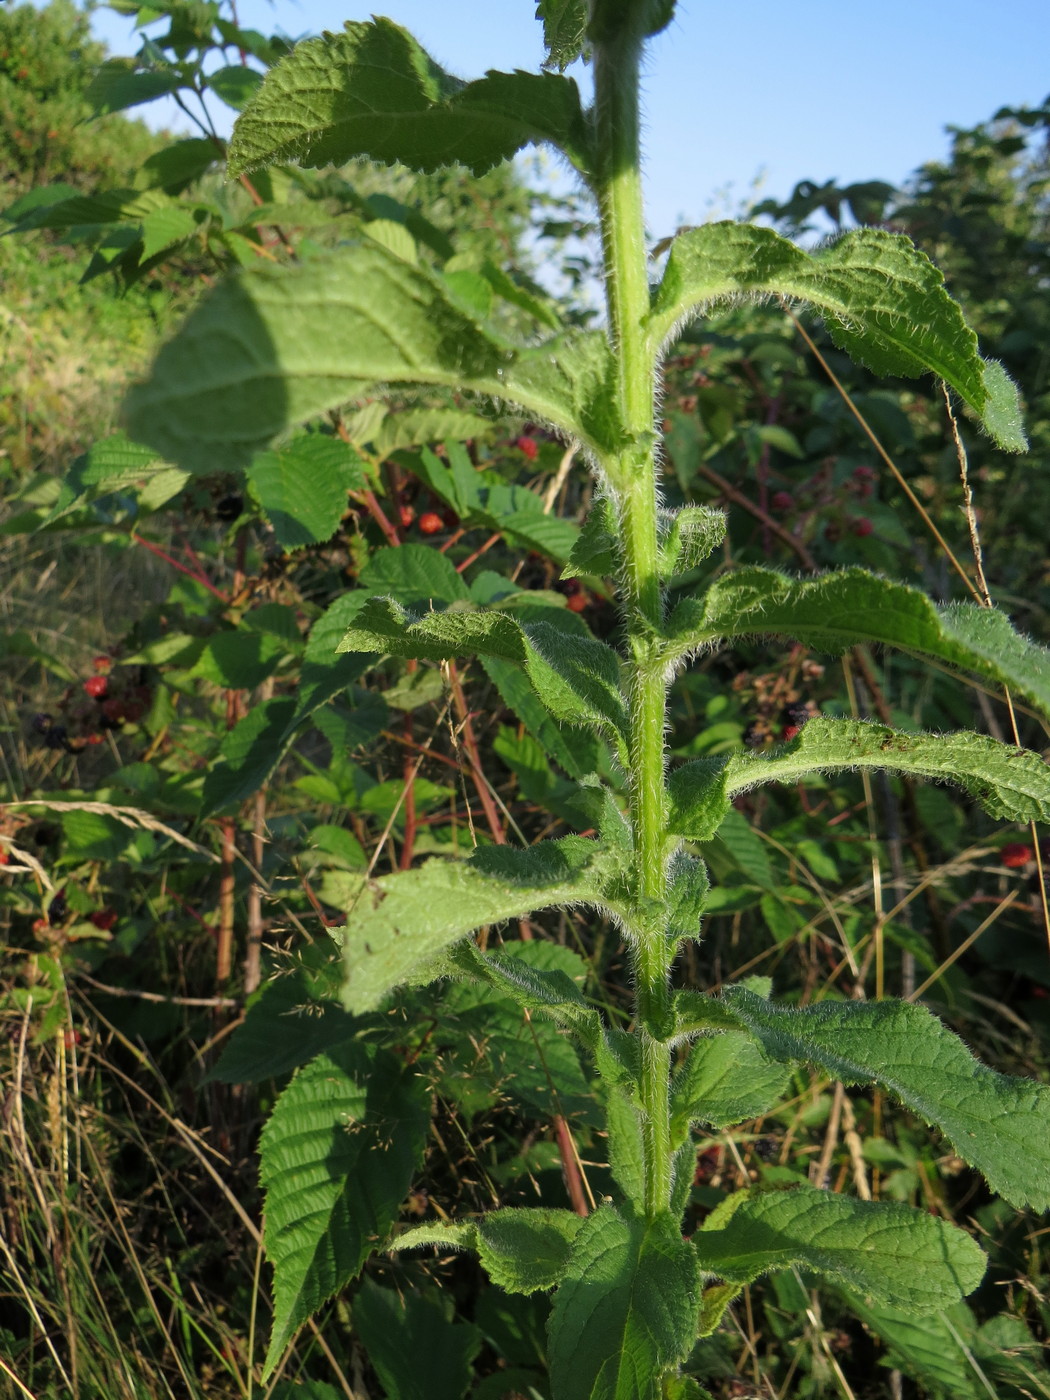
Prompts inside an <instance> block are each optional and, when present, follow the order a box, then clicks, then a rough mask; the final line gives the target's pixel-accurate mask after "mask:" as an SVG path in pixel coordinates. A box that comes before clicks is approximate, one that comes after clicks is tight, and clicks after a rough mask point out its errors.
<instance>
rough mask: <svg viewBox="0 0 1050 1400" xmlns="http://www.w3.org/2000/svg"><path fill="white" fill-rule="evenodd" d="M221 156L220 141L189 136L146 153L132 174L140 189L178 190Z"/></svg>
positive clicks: (169, 192)
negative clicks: (147, 154) (149, 154)
mask: <svg viewBox="0 0 1050 1400" xmlns="http://www.w3.org/2000/svg"><path fill="white" fill-rule="evenodd" d="M222 158H223V147H222V145H221V143H220V144H219V145H216V143H215V141H213V140H212V138H211V137H210V136H191V137H188V138H187V139H186V140H184V141H173V142H172V143H171V145H170V146H164V147H163V149H162V150H159V151H155V152H154V154H153V155H151V156H147V157H146V159H145V160H144V161H143V162H142V165H141V166H140V167H139V170H138V174H137V175H136V176H135V183H136V184H137V185H140V186H141V187H142V188H143V189H162V190H164V191H165V192H166V193H168V194H179V193H180V192H181V191H182V190H184V189H185V188H186V186H187V185H191V184H192V183H193V182H194V180H199V179H200V177H201V176H202V175H203V174H204V173H205V172H206V171H208V170H210V169H211V167H212V166H213V165H216V164H217V163H218V162H219V161H220V160H222Z"/></svg>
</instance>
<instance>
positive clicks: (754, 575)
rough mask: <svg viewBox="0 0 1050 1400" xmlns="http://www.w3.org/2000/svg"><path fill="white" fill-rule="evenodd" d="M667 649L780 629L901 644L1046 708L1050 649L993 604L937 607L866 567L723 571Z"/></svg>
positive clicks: (840, 642)
mask: <svg viewBox="0 0 1050 1400" xmlns="http://www.w3.org/2000/svg"><path fill="white" fill-rule="evenodd" d="M667 632H668V637H669V652H670V654H671V655H677V656H681V655H684V654H686V653H688V652H690V651H693V650H696V649H697V648H700V647H704V646H710V645H712V644H713V643H715V642H717V641H719V640H723V639H724V640H726V641H728V640H730V639H732V638H735V637H749V636H751V637H753V636H765V635H769V636H782V637H791V638H793V639H794V640H795V641H799V642H805V643H806V644H807V645H808V646H812V647H814V648H816V650H818V651H827V652H831V653H834V654H835V655H839V654H841V653H842V652H844V651H847V650H848V649H849V648H850V647H851V646H856V645H857V644H858V643H871V644H874V645H880V644H881V645H885V646H892V647H899V648H900V649H901V650H902V651H909V652H914V653H915V654H916V655H919V656H928V657H931V658H933V659H934V660H936V661H942V662H944V663H945V664H946V665H948V666H953V667H957V668H959V669H960V670H964V671H972V672H974V674H976V675H978V676H980V677H981V678H982V679H983V680H985V681H990V682H991V683H992V684H993V685H1008V686H1009V687H1010V689H1011V690H1012V691H1013V692H1014V694H1015V695H1020V696H1023V697H1024V698H1025V699H1026V700H1028V701H1029V702H1030V703H1031V704H1032V705H1034V706H1035V707H1036V708H1038V709H1039V710H1040V711H1041V712H1042V713H1043V714H1045V715H1050V651H1048V650H1047V648H1046V647H1042V646H1038V645H1037V644H1036V643H1035V642H1031V641H1029V640H1028V638H1027V637H1023V636H1021V634H1020V633H1018V632H1015V631H1014V629H1013V627H1012V626H1011V624H1010V621H1009V619H1008V618H1007V617H1006V616H1005V615H1004V614H1003V613H1001V612H998V611H996V610H995V609H993V608H981V607H978V606H976V605H975V604H972V603H954V604H950V605H948V606H946V607H938V606H937V605H936V604H935V603H933V602H931V601H930V599H929V598H927V597H926V595H925V594H924V593H920V592H919V590H918V589H916V588H909V587H907V585H905V584H902V583H893V582H891V581H890V580H889V579H884V578H879V577H878V576H877V575H876V574H870V573H868V572H867V571H866V570H865V569H843V570H841V571H840V572H838V573H834V574H825V575H823V576H821V577H819V578H815V579H804V580H798V579H792V578H789V577H788V576H787V575H786V574H780V573H777V572H776V571H775V570H773V569H762V568H747V569H738V570H736V571H735V572H734V573H732V574H729V575H727V576H725V577H724V578H720V579H718V580H716V581H715V583H714V584H712V586H711V588H710V589H709V590H708V592H707V593H706V594H705V595H704V597H703V598H684V599H683V600H682V601H681V602H680V603H678V605H677V606H676V607H675V608H674V610H673V611H672V613H671V616H670V618H669V619H668V625H667Z"/></svg>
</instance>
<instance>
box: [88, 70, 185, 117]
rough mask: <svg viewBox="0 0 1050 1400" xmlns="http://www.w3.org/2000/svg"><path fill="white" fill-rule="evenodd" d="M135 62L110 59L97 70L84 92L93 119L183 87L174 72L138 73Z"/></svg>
mask: <svg viewBox="0 0 1050 1400" xmlns="http://www.w3.org/2000/svg"><path fill="white" fill-rule="evenodd" d="M135 62H136V61H135V59H133V58H110V59H107V60H106V62H105V63H103V64H102V66H101V68H99V70H98V72H97V73H96V74H95V76H94V78H92V80H91V82H90V83H89V84H88V87H87V91H86V92H85V93H84V97H85V98H86V100H87V101H88V102H89V103H90V104H91V107H92V110H93V112H94V115H95V116H96V117H101V116H105V115H107V114H108V113H110V112H123V111H126V110H127V108H128V107H137V106H138V104H139V103H140V102H153V101H154V100H155V99H156V98H158V97H165V96H166V95H167V94H168V93H170V92H177V91H178V89H179V88H180V87H182V85H183V84H182V79H181V77H180V76H179V74H178V73H177V72H176V71H175V70H174V69H157V70H151V71H146V72H140V73H137V72H136V71H135Z"/></svg>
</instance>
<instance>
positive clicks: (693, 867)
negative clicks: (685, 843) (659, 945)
mask: <svg viewBox="0 0 1050 1400" xmlns="http://www.w3.org/2000/svg"><path fill="white" fill-rule="evenodd" d="M710 890H711V879H710V876H709V875H708V873H707V866H706V865H705V864H704V863H703V861H702V860H697V858H696V856H691V855H687V854H686V853H685V851H676V852H675V854H674V856H673V858H672V859H671V861H670V862H669V864H668V869H667V914H668V918H667V930H666V932H667V936H668V938H672V939H679V938H699V936H700V918H701V916H702V914H703V912H704V909H705V908H706V907H707V896H708V894H709V893H710Z"/></svg>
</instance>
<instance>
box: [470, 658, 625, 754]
mask: <svg viewBox="0 0 1050 1400" xmlns="http://www.w3.org/2000/svg"><path fill="white" fill-rule="evenodd" d="M481 664H482V667H483V668H484V671H485V674H486V675H487V676H488V678H489V680H490V681H491V682H492V683H493V685H494V686H495V687H496V689H497V690H498V691H499V694H500V698H501V699H502V700H503V703H504V704H505V705H506V706H507V707H508V709H510V710H513V712H514V713H515V714H516V715H517V717H518V718H519V719H520V720H521V722H522V724H524V725H525V727H526V729H527V730H528V731H529V733H530V734H531V735H532V736H533V738H534V739H536V740H538V742H539V743H540V744H542V746H543V751H544V753H546V754H547V755H549V757H550V758H552V759H553V760H554V762H555V763H558V764H560V766H561V767H562V768H563V769H564V770H565V772H566V773H568V774H569V776H570V777H572V778H583V777H585V776H586V775H587V774H588V773H593V772H595V771H596V770H597V769H598V768H600V767H601V766H602V750H603V748H604V745H603V744H602V742H601V740H600V739H599V738H598V737H597V735H596V734H588V733H586V731H584V730H582V729H573V728H571V727H570V726H569V725H562V724H559V723H558V721H557V720H554V719H552V718H551V717H550V715H549V714H548V712H547V710H546V709H545V708H544V706H543V705H542V704H541V703H540V700H539V698H538V697H537V695H536V692H535V691H534V690H533V688H532V686H531V684H530V682H529V680H528V677H527V676H526V675H525V673H524V672H523V671H520V670H519V669H518V667H517V666H515V665H512V664H511V663H510V662H507V661H497V660H496V658H495V657H492V656H483V657H482V658H481Z"/></svg>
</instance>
